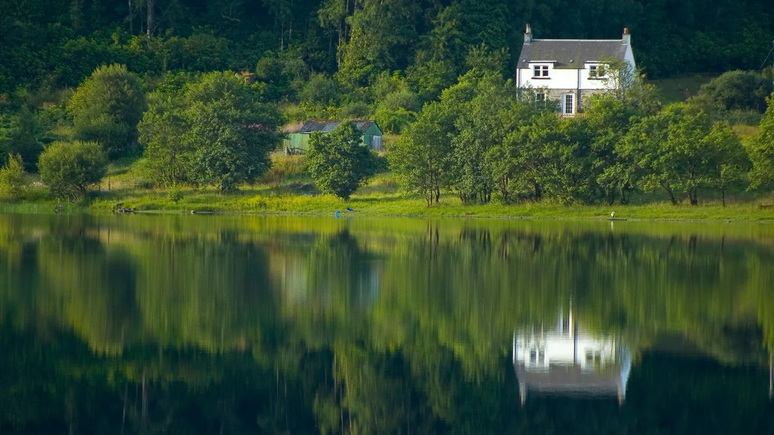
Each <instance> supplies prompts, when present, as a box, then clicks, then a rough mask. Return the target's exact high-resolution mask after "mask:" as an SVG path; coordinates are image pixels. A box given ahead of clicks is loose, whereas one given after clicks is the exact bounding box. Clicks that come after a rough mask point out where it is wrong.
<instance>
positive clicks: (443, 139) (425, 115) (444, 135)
mask: <svg viewBox="0 0 774 435" xmlns="http://www.w3.org/2000/svg"><path fill="white" fill-rule="evenodd" d="M453 131H454V114H451V113H449V112H447V111H444V108H443V107H442V106H441V105H440V104H439V103H430V104H428V105H426V106H425V108H424V110H423V111H422V113H420V114H419V119H417V121H416V122H415V123H413V124H410V125H409V127H408V129H407V130H406V132H405V133H404V134H403V135H402V137H401V139H400V140H399V141H398V143H397V144H395V145H394V146H393V147H392V148H391V149H390V152H389V153H388V154H387V157H388V158H389V160H390V168H392V170H393V172H394V173H395V174H396V175H397V176H398V180H399V183H400V184H401V186H402V187H403V189H405V190H407V191H409V192H419V193H420V194H422V196H424V197H425V201H427V205H432V204H433V202H435V203H436V204H437V203H438V201H439V199H440V197H441V188H444V187H447V186H448V185H449V184H450V182H451V180H450V179H449V176H450V170H451V165H452V159H451V157H452V145H451V136H450V135H451V133H452V132H453Z"/></svg>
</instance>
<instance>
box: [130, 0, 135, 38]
mask: <svg viewBox="0 0 774 435" xmlns="http://www.w3.org/2000/svg"><path fill="white" fill-rule="evenodd" d="M129 34H130V35H132V36H134V11H133V10H132V0H129Z"/></svg>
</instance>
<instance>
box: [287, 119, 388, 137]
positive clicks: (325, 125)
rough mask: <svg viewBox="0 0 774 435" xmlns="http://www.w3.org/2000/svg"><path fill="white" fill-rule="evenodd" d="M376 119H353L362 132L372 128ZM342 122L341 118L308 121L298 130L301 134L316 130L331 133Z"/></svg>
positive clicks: (353, 122) (355, 125) (353, 123)
mask: <svg viewBox="0 0 774 435" xmlns="http://www.w3.org/2000/svg"><path fill="white" fill-rule="evenodd" d="M373 123H374V121H352V125H353V126H354V127H355V128H356V129H358V130H360V131H361V132H363V133H365V132H366V131H367V130H368V129H369V128H371V125H373ZM340 124H341V121H340V120H335V121H306V123H304V125H303V127H301V129H300V130H298V132H299V133H301V134H310V133H313V132H315V131H319V132H321V133H323V134H324V133H330V132H331V131H332V130H333V129H334V128H336V127H338V126H339V125H340Z"/></svg>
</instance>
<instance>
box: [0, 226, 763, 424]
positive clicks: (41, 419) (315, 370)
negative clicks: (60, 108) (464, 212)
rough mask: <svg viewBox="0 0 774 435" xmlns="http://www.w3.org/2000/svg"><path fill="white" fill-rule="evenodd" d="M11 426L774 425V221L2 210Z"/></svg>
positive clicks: (4, 399)
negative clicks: (30, 212) (21, 212)
mask: <svg viewBox="0 0 774 435" xmlns="http://www.w3.org/2000/svg"><path fill="white" fill-rule="evenodd" d="M0 313H2V321H3V325H2V329H1V330H0V331H1V332H0V434H3V435H6V434H269V433H271V434H273V433H292V434H313V433H320V434H339V433H348V434H447V433H459V434H468V433H469V434H505V433H512V434H563V435H564V434H733V433H739V434H774V401H772V399H771V393H772V390H771V389H772V384H771V379H772V378H771V376H772V372H771V365H772V353H773V352H774V226H772V225H765V224H725V223H724V224H720V223H718V224H709V223H669V222H656V223H645V222H606V221H597V222H563V221H526V220H494V219H492V220H483V219H482V220H462V219H458V220H452V219H449V220H421V219H416V220H414V219H405V218H395V219H387V218H379V219H377V218H365V217H361V216H353V215H344V216H342V217H341V218H338V219H337V218H335V217H334V216H329V217H328V216H325V217H288V216H202V215H174V216H173V215H158V216H149V215H125V216H88V215H83V216H82V215H61V216H42V215H14V214H5V215H0Z"/></svg>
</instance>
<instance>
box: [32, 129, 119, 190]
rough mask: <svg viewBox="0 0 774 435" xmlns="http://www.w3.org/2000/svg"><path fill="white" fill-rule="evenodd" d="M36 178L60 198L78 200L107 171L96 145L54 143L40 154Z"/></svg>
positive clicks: (105, 159)
mask: <svg viewBox="0 0 774 435" xmlns="http://www.w3.org/2000/svg"><path fill="white" fill-rule="evenodd" d="M38 170H39V171H40V179H41V180H42V181H43V183H45V184H46V185H47V186H48V188H49V190H50V191H51V193H52V194H53V195H54V196H55V197H57V198H60V199H72V200H78V199H80V198H82V197H83V196H84V195H85V194H86V192H87V190H88V189H89V187H91V186H93V185H95V184H98V183H99V182H100V180H102V177H104V176H105V173H106V171H107V156H106V153H105V151H104V150H103V149H102V147H101V145H100V144H98V143H96V142H80V141H76V142H72V143H67V142H54V143H53V144H51V145H50V146H48V147H47V148H46V149H45V150H44V151H43V153H42V154H41V155H40V160H39V162H38Z"/></svg>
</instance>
